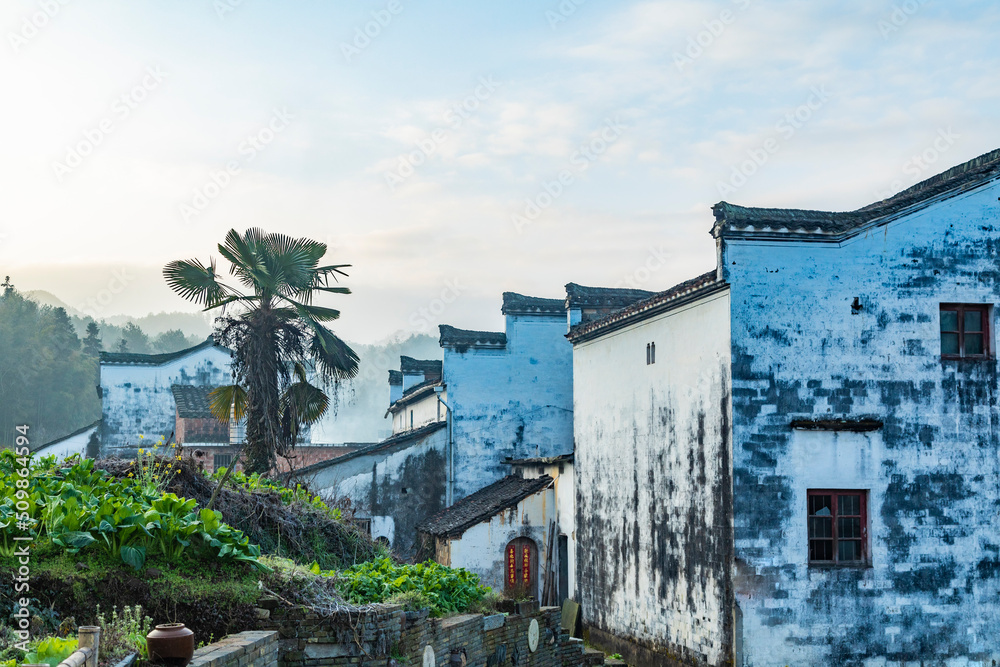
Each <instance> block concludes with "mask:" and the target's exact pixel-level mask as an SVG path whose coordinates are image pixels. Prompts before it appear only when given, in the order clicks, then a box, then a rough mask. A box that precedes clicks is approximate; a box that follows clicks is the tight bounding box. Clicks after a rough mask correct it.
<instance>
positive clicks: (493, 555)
mask: <svg viewBox="0 0 1000 667" xmlns="http://www.w3.org/2000/svg"><path fill="white" fill-rule="evenodd" d="M555 518H556V501H555V494H554V492H553V490H552V488H548V489H545V490H544V491H541V492H539V493H536V494H534V495H531V496H528V497H527V498H525V499H524V500H522V501H521V502H519V503H518V504H517V506H516V507H512V508H511V509H508V510H504V511H503V512H501V513H500V514H497V515H496V516H494V517H493V518H492V519H490V521H489V522H483V523H480V524H478V525H475V526H473V527H472V528H469V529H468V530H467V531H465V532H464V533H463V534H462V536H461V537H460V538H453V539H451V540H449V547H450V548H449V549H448V558H449V564H450V565H451V567H464V568H465V569H466V570H469V571H470V572H474V573H476V574H478V575H479V580H480V581H481V582H482V584H483V585H484V586H490V587H492V588H494V589H495V590H498V591H502V590H503V589H504V567H505V558H506V549H507V545H508V544H510V542H511V541H512V540H514V539H516V538H518V537H527V538H529V539H531V540H533V541H534V543H535V547H537V549H538V567H537V574H538V581H537V582H536V587H535V590H534V591H532V594H533V595H534V596H535V598H536V599H541V592H542V583H543V582H542V570H543V569H544V567H545V555H546V553H548V530H549V521H553V520H555Z"/></svg>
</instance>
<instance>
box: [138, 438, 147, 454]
mask: <svg viewBox="0 0 1000 667" xmlns="http://www.w3.org/2000/svg"><path fill="white" fill-rule="evenodd" d="M140 437H142V436H140ZM145 451H146V450H144V449H142V448H140V449H139V453H140V454H142V453H143V452H145Z"/></svg>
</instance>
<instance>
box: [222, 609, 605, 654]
mask: <svg viewBox="0 0 1000 667" xmlns="http://www.w3.org/2000/svg"><path fill="white" fill-rule="evenodd" d="M261 604H262V607H263V608H264V609H265V610H267V611H266V615H267V618H266V619H265V620H263V621H262V622H261V623H262V627H264V628H266V629H268V630H273V631H277V633H278V635H279V640H278V665H279V667H337V666H339V665H352V666H356V667H375V666H376V665H377V666H378V667H385V666H386V665H387V664H388V665H394V666H396V667H403V666H404V665H422V664H423V659H424V653H425V651H427V650H428V649H427V647H428V646H429V647H431V650H432V651H433V652H434V656H435V665H437V666H438V667H451V666H452V665H459V664H462V665H470V666H471V665H476V666H477V667H481V666H483V665H488V666H493V665H496V666H497V667H499V666H500V665H511V664H516V665H518V666H519V667H578V666H583V665H603V664H605V660H604V655H603V654H602V653H599V652H596V651H585V650H584V647H583V642H581V641H580V640H578V639H572V638H570V637H569V635H568V634H566V633H565V632H563V631H562V628H561V627H560V609H559V608H558V607H544V608H542V609H541V611H539V612H536V613H533V614H526V615H514V614H511V615H509V616H504V615H502V614H498V615H495V616H486V617H484V616H483V615H481V614H465V615H459V616H452V617H449V618H444V619H438V618H429V617H428V615H427V612H426V611H424V612H403V611H402V609H401V608H400V607H398V606H392V605H380V606H379V607H378V608H376V609H375V610H371V611H367V612H347V611H344V612H339V613H336V614H332V615H328V616H321V615H319V614H316V613H313V612H310V611H307V610H304V609H300V608H288V607H286V606H284V605H282V604H281V603H279V602H278V601H277V600H265V601H263V602H262V603H261ZM262 615H265V614H264V613H262ZM532 621H534V622H535V623H537V625H538V630H539V632H538V646H537V648H536V650H535V651H534V652H532V651H530V650H529V649H528V631H529V628H530V626H531V624H532ZM463 655H464V662H463V661H462V656H463ZM453 656H454V662H453ZM211 667H218V666H217V665H212V666H211Z"/></svg>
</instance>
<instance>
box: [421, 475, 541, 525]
mask: <svg viewBox="0 0 1000 667" xmlns="http://www.w3.org/2000/svg"><path fill="white" fill-rule="evenodd" d="M551 484H552V478H551V477H549V476H548V475H542V476H541V477H537V478H535V479H524V478H521V477H515V476H514V475H508V476H507V477H504V478H503V479H501V480H500V481H499V482H494V483H493V484H490V485H489V486H487V487H486V488H483V489H480V490H478V491H476V492H475V493H473V494H472V495H470V496H466V497H465V498H462V499H461V500H459V501H458V502H457V503H455V504H454V505H452V506H451V507H449V508H447V509H445V510H442V511H441V512H438V513H437V514H435V515H434V516H432V517H430V518H429V519H426V520H424V521H423V522H422V523H421V524H420V525H419V526H417V530H419V531H421V532H424V533H428V534H430V535H435V536H438V537H457V536H459V535H461V534H462V533H464V532H465V531H466V530H468V529H469V528H471V527H472V526H475V525H476V524H478V523H482V522H483V521H487V520H489V519H491V518H492V517H494V516H496V515H497V514H499V513H500V512H502V511H504V510H505V509H509V508H511V507H516V506H517V504H518V503H519V502H521V501H522V500H524V499H525V498H527V497H528V496H530V495H533V494H535V493H538V492H539V491H542V490H544V489H547V488H548V487H549V486H550V485H551Z"/></svg>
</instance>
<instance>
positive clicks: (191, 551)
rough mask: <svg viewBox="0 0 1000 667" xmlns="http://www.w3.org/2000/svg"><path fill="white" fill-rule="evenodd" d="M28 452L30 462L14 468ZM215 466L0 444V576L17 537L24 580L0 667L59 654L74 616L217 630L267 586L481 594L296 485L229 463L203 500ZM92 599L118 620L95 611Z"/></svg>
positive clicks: (296, 593) (384, 594)
mask: <svg viewBox="0 0 1000 667" xmlns="http://www.w3.org/2000/svg"><path fill="white" fill-rule="evenodd" d="M164 454H166V455H164ZM25 465H27V467H28V468H29V470H30V475H29V476H28V477H27V478H24V477H18V476H16V475H15V469H21V468H23V467H25ZM219 478H221V474H218V473H217V474H216V476H215V479H213V478H211V477H210V476H208V475H206V474H204V473H202V472H201V471H200V470H197V469H196V468H194V466H193V464H192V463H191V462H189V461H186V460H181V459H180V457H178V456H176V455H175V454H173V453H172V451H171V449H170V448H169V447H162V445H161V446H155V447H154V448H153V449H152V450H140V456H139V458H138V459H136V460H132V461H128V460H121V459H109V460H103V461H98V462H96V463H95V462H94V461H93V460H85V459H83V460H82V459H79V458H70V459H67V460H66V461H63V462H59V461H56V460H55V459H54V458H52V457H49V458H43V459H40V460H31V461H28V460H25V459H18V458H17V457H16V456H15V455H14V453H13V452H11V451H2V452H0V482H2V485H0V577H3V579H4V580H5V581H8V582H9V581H11V579H12V577H13V575H14V573H16V571H17V568H18V567H19V565H18V557H17V556H16V555H15V554H16V553H17V552H18V549H19V548H20V547H21V545H25V544H28V545H30V546H29V554H30V570H31V578H30V593H16V592H15V591H14V587H13V586H10V585H5V586H4V587H2V588H0V608H2V609H4V610H5V611H4V612H3V615H2V616H0V667H14V665H12V664H8V662H9V661H10V660H12V659H13V660H14V661H15V663H14V664H17V663H25V662H29V661H36V662H47V661H51V660H55V662H54V663H52V664H53V665H55V664H57V663H58V661H59V660H60V659H62V657H64V656H62V653H65V652H66V649H67V648H69V646H70V643H69V642H71V637H70V638H68V639H66V640H63V639H61V638H60V637H59V636H57V635H58V634H60V628H62V634H70V633H71V629H72V627H75V625H76V624H79V625H87V624H101V625H102V627H104V626H105V625H106V626H107V627H106V628H105V629H104V632H105V633H106V634H109V633H110V634H112V635H115V636H121V637H130V638H131V639H129V640H128V641H126V640H122V642H124V643H123V644H122V646H135V647H136V648H138V644H141V643H142V642H141V638H142V637H144V633H145V632H148V630H149V629H151V624H152V623H154V622H155V623H167V622H176V621H179V622H183V623H185V624H187V625H188V626H189V627H191V628H192V629H193V630H194V631H195V633H196V637H197V638H198V639H199V640H201V641H206V642H207V641H210V640H211V639H212V638H215V639H218V638H221V637H222V636H224V635H226V634H230V633H234V632H239V631H242V630H248V629H254V628H255V627H256V624H257V615H256V606H257V604H256V603H257V602H258V600H259V599H260V598H261V596H263V595H273V596H276V597H278V598H279V599H282V600H285V601H286V602H288V603H290V604H291V603H294V604H305V605H307V606H310V605H312V606H314V607H315V608H316V609H320V608H323V609H330V608H333V607H331V604H333V605H334V606H337V605H339V606H349V605H365V604H371V603H378V602H398V603H402V604H404V605H406V606H407V608H428V609H430V610H431V613H432V614H434V615H445V614H449V613H457V612H462V611H466V610H468V609H470V608H474V607H476V606H477V605H481V604H483V602H484V600H487V601H488V600H489V599H491V598H490V595H491V594H490V591H489V589H487V588H485V587H482V586H480V585H479V580H478V577H476V576H475V575H473V574H471V573H469V572H466V571H463V570H452V569H450V568H447V567H444V566H441V565H438V564H436V563H432V562H428V563H423V564H416V565H406V564H401V563H398V562H396V561H394V560H393V558H392V557H391V555H390V554H389V553H388V552H387V551H386V550H385V549H384V548H382V547H380V546H378V545H376V544H374V543H372V542H371V540H370V539H369V538H368V537H367V535H364V534H362V533H361V532H360V531H359V530H358V529H357V528H356V527H354V525H353V524H351V522H350V521H349V520H347V519H345V518H344V516H342V512H341V510H340V509H338V508H331V507H329V506H328V505H327V504H326V503H325V502H324V501H323V500H322V499H321V498H319V497H318V496H316V495H315V494H313V493H311V492H310V491H309V490H308V489H307V488H305V487H303V486H301V485H296V487H295V488H286V487H284V486H281V485H278V484H276V483H274V482H272V481H269V480H267V479H265V478H263V477H261V476H259V475H251V476H246V475H243V474H242V473H239V472H236V473H234V474H233V475H231V476H230V480H229V483H230V485H231V487H230V488H226V489H222V490H220V492H219V494H218V499H217V505H216V507H217V509H208V508H207V507H205V505H207V504H208V499H209V498H210V497H211V495H212V492H213V491H214V490H215V489H216V485H217V484H218V481H219ZM26 536H27V537H30V538H31V540H30V541H24V540H23V538H24V537H26ZM15 537H21V538H22V540H20V541H19V540H15ZM23 595H28V596H29V598H28V599H29V600H30V603H31V604H30V607H29V608H30V611H31V629H32V636H33V641H32V643H31V645H30V647H29V649H30V651H32V652H33V653H29V654H25V653H24V652H23V651H21V650H18V649H15V648H13V647H12V644H13V643H14V640H13V635H12V634H11V632H10V628H13V627H16V625H15V624H13V623H12V621H14V620H15V619H13V617H8V616H7V615H8V614H11V612H12V611H13V610H14V609H16V608H17V606H16V604H15V602H16V601H17V600H18V599H19V598H20V597H21V596H23ZM136 605H139V606H141V608H137V607H136ZM98 606H100V607H101V608H104V609H108V610H112V611H113V614H114V616H113V619H114V622H112V621H108V620H107V619H104V618H103V617H102V618H98V611H99V610H98ZM118 608H121V609H122V610H123V616H122V618H123V619H127V620H128V624H127V629H124V630H123V629H121V628H119V629H118V630H116V629H115V628H114V624H115V623H119V624H121V623H123V622H124V621H119V619H118V611H117V610H118ZM126 610H131V611H126ZM143 614H148V615H149V617H150V618H146V617H145V616H144V615H143ZM133 616H134V618H133ZM143 619H144V620H143ZM67 626H70V628H69V629H67ZM46 635H48V636H46ZM46 642H47V643H46ZM72 643H73V648H75V640H72ZM120 643H121V642H120ZM73 648H69V651H72V650H73ZM121 650H123V651H124V648H122V649H121ZM36 658H37V660H35V659H36ZM57 658H58V659H57Z"/></svg>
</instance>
